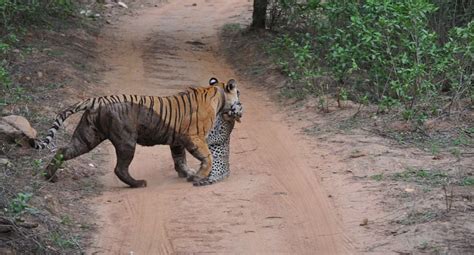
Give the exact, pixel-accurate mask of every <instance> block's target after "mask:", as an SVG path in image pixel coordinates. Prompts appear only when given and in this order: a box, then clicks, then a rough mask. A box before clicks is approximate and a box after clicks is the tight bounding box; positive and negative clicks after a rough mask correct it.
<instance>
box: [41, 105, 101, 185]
mask: <svg viewBox="0 0 474 255" xmlns="http://www.w3.org/2000/svg"><path fill="white" fill-rule="evenodd" d="M104 140H105V137H104V136H103V135H101V134H100V133H99V132H98V131H97V130H96V129H95V127H94V126H93V125H91V124H90V116H89V114H88V113H84V115H83V116H82V118H81V121H80V122H79V124H78V125H77V127H76V130H75V131H74V134H73V136H72V138H71V141H70V142H69V144H68V145H66V146H65V147H62V148H60V149H59V150H58V151H57V152H56V154H55V155H54V157H53V159H52V160H51V162H50V163H49V164H48V166H47V167H46V170H45V177H46V179H47V180H49V181H51V182H56V181H57V180H58V177H57V175H56V171H57V170H58V169H59V168H60V167H61V165H62V163H63V162H64V161H67V160H70V159H73V158H75V157H78V156H80V155H82V154H84V153H87V152H89V151H91V150H92V149H94V148H95V147H96V146H97V145H99V144H100V143H101V142H102V141H104Z"/></svg>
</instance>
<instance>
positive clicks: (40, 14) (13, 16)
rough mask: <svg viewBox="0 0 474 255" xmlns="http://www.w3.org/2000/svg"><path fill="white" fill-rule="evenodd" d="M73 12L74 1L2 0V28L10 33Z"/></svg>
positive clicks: (0, 21)
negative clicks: (18, 28) (16, 28)
mask: <svg viewBox="0 0 474 255" xmlns="http://www.w3.org/2000/svg"><path fill="white" fill-rule="evenodd" d="M72 10H73V1H72V0H0V15H1V19H0V26H2V27H3V28H4V29H5V30H6V31H9V30H12V29H14V28H15V27H21V26H24V25H29V24H37V23H41V22H44V21H45V19H46V18H47V17H48V16H66V15H69V14H71V12H72Z"/></svg>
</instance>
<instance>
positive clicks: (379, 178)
mask: <svg viewBox="0 0 474 255" xmlns="http://www.w3.org/2000/svg"><path fill="white" fill-rule="evenodd" d="M370 179H372V180H374V181H378V182H379V181H381V180H383V173H382V174H374V175H372V176H370Z"/></svg>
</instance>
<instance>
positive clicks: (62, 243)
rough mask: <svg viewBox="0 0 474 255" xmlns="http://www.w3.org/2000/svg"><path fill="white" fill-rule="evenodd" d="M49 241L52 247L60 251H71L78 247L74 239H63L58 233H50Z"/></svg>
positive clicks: (63, 236)
mask: <svg viewBox="0 0 474 255" xmlns="http://www.w3.org/2000/svg"><path fill="white" fill-rule="evenodd" d="M50 239H51V241H52V242H53V243H54V245H56V246H58V247H60V248H61V249H71V248H75V247H78V245H77V240H75V238H72V237H71V238H68V237H65V235H63V234H61V233H58V232H53V233H51V235H50Z"/></svg>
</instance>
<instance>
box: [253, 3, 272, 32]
mask: <svg viewBox="0 0 474 255" xmlns="http://www.w3.org/2000/svg"><path fill="white" fill-rule="evenodd" d="M267 5H268V0H254V1H253V15H252V25H251V26H250V27H251V28H254V29H265V20H266V18H267Z"/></svg>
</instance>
